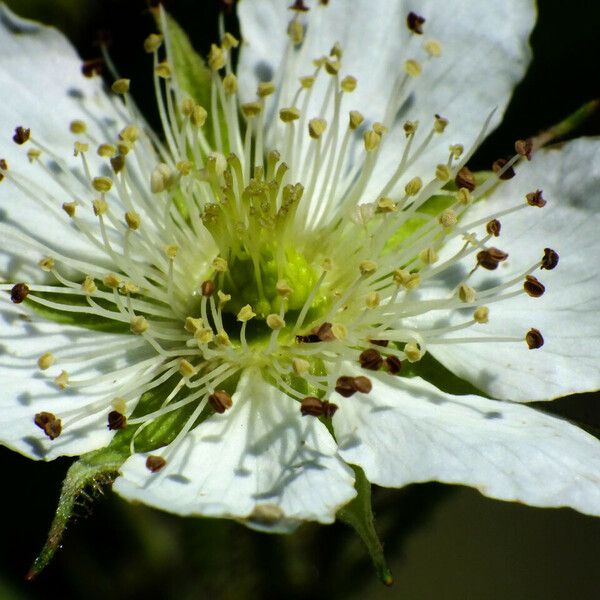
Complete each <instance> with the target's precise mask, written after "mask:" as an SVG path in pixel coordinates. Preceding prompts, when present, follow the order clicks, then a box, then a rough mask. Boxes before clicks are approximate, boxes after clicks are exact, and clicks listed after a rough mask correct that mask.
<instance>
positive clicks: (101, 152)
mask: <svg viewBox="0 0 600 600" xmlns="http://www.w3.org/2000/svg"><path fill="white" fill-rule="evenodd" d="M96 152H97V154H98V156H102V158H112V157H113V156H114V155H115V154H116V153H117V149H116V148H115V147H114V146H113V145H112V144H100V145H99V146H98V150H96Z"/></svg>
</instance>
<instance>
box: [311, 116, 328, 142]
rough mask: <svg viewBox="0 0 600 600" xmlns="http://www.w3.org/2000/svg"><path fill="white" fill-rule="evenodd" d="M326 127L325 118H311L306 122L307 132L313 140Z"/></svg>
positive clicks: (318, 136)
mask: <svg viewBox="0 0 600 600" xmlns="http://www.w3.org/2000/svg"><path fill="white" fill-rule="evenodd" d="M325 129H327V121H325V119H311V120H310V121H309V122H308V134H309V135H310V137H311V138H312V139H313V140H318V139H319V138H320V137H321V136H322V135H323V133H324V132H325Z"/></svg>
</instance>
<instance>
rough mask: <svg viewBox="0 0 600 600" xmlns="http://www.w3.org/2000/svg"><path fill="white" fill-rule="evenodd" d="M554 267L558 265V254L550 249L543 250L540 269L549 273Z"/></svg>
mask: <svg viewBox="0 0 600 600" xmlns="http://www.w3.org/2000/svg"><path fill="white" fill-rule="evenodd" d="M556 265H558V254H557V253H556V252H555V251H554V250H552V248H544V256H543V257H542V264H541V266H540V269H546V270H548V271H551V270H552V269H554V267H556Z"/></svg>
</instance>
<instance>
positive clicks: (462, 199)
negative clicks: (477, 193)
mask: <svg viewBox="0 0 600 600" xmlns="http://www.w3.org/2000/svg"><path fill="white" fill-rule="evenodd" d="M456 200H457V201H458V203H459V204H462V205H465V206H466V205H467V204H471V202H473V197H472V196H471V192H470V191H469V190H468V189H467V188H460V190H458V192H456Z"/></svg>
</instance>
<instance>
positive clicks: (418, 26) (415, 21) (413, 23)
mask: <svg viewBox="0 0 600 600" xmlns="http://www.w3.org/2000/svg"><path fill="white" fill-rule="evenodd" d="M424 23H425V19H424V18H423V17H420V16H419V15H417V14H416V13H414V12H409V13H408V15H407V17H406V26H407V27H408V28H409V29H410V30H411V31H412V32H413V33H417V34H419V35H421V34H422V33H423V24H424Z"/></svg>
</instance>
